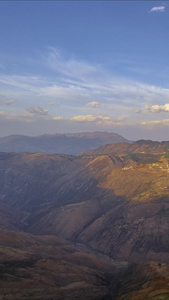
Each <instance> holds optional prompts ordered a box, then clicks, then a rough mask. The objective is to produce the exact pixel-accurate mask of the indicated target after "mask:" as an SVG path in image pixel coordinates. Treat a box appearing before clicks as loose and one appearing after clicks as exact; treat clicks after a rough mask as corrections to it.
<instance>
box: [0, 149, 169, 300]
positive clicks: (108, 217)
mask: <svg viewBox="0 0 169 300" xmlns="http://www.w3.org/2000/svg"><path fill="white" fill-rule="evenodd" d="M145 147H147V146H145ZM142 149H143V145H142ZM142 149H141V150H142ZM163 150H164V149H163ZM153 151H155V150H153ZM156 151H157V149H156ZM160 151H162V150H160ZM160 151H158V152H157V153H155V152H153V153H152V154H151V153H150V152H147V153H142V152H145V151H141V152H139V153H129V154H127V153H123V154H120V155H117V154H116V155H114V154H112V153H109V154H104V155H102V154H99V155H85V156H81V155H80V156H76V157H75V156H68V155H61V154H60V155H47V154H43V153H35V154H29V153H23V154H16V153H1V154H0V208H1V211H0V217H1V218H0V228H1V231H0V254H1V255H0V275H1V281H0V284H1V285H0V295H1V296H0V299H104V300H105V299H106V300H109V299H113V300H116V299H118V300H126V299H128V300H130V299H131V300H135V299H136V300H137V299H138V300H143V299H148V300H157V299H163V300H166V299H169V298H167V297H169V288H168V287H169V285H168V284H169V266H168V264H169V255H168V251H169V236H168V232H169V158H168V157H169V156H168V152H164V151H163V152H160ZM105 255H106V256H105ZM12 297H13V298H12Z"/></svg>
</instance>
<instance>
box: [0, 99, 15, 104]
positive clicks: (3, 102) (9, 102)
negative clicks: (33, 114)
mask: <svg viewBox="0 0 169 300" xmlns="http://www.w3.org/2000/svg"><path fill="white" fill-rule="evenodd" d="M13 103H15V100H12V99H11V100H4V101H2V104H4V105H11V104H13Z"/></svg>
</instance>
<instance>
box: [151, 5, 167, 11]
mask: <svg viewBox="0 0 169 300" xmlns="http://www.w3.org/2000/svg"><path fill="white" fill-rule="evenodd" d="M164 10H165V6H154V7H152V9H151V10H150V12H154V11H157V12H164Z"/></svg>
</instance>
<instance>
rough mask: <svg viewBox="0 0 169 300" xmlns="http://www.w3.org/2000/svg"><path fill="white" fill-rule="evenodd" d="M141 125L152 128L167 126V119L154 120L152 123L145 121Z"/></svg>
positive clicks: (168, 122)
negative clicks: (154, 126)
mask: <svg viewBox="0 0 169 300" xmlns="http://www.w3.org/2000/svg"><path fill="white" fill-rule="evenodd" d="M141 125H148V126H153V125H169V119H163V120H154V121H145V122H141Z"/></svg>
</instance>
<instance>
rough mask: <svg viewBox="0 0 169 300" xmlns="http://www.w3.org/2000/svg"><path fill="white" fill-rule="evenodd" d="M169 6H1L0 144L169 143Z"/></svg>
mask: <svg viewBox="0 0 169 300" xmlns="http://www.w3.org/2000/svg"><path fill="white" fill-rule="evenodd" d="M168 32H169V2H168V1H158V0H157V1H145V0H144V1H127V0H125V1H89V0H88V1H70V0H69V1H48V0H46V1H40V0H39V1H15V0H14V1H0V137H3V136H7V135H11V134H23V135H29V136H36V135H41V134H46V133H47V134H54V133H68V132H72V133H73V132H84V131H88V132H91V131H106V132H116V133H118V134H120V135H122V136H124V137H125V138H127V139H130V140H138V139H152V140H159V141H162V140H169V34H168Z"/></svg>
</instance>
